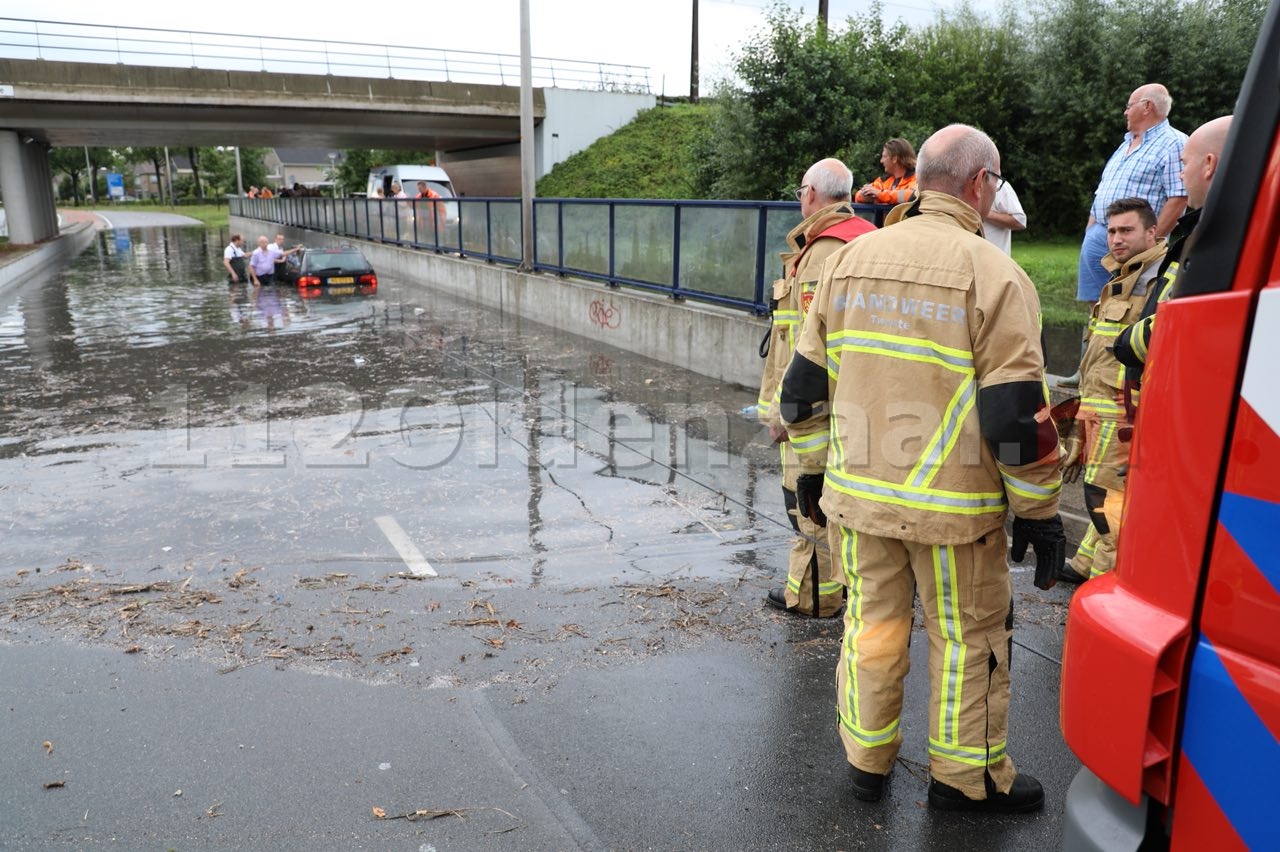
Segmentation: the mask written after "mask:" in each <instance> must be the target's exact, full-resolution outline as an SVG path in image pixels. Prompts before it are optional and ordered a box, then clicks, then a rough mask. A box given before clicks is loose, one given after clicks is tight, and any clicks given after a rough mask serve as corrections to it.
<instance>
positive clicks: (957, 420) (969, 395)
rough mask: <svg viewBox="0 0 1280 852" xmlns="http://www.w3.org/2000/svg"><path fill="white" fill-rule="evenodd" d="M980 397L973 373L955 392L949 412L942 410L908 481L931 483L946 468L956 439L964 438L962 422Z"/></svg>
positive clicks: (921, 484)
mask: <svg viewBox="0 0 1280 852" xmlns="http://www.w3.org/2000/svg"><path fill="white" fill-rule="evenodd" d="M976 399H977V394H975V393H974V380H973V376H972V375H969V376H965V377H964V380H963V381H961V382H960V387H958V388H956V392H955V393H954V394H952V396H951V401H950V402H948V403H947V408H946V411H944V412H943V413H942V422H941V423H939V424H938V428H937V430H936V431H935V432H934V433H933V436H932V437H930V439H929V443H928V444H927V445H926V446H925V449H924V452H923V453H921V455H920V460H919V461H917V462H916V466H915V467H914V468H913V469H912V471H911V473H910V474H909V475H908V476H907V481H908V482H910V483H911V484H912V485H915V486H928V485H929V484H930V483H932V482H933V479H934V477H936V476H937V475H938V472H939V471H941V470H942V465H943V463H944V462H945V461H946V460H947V456H949V455H950V454H951V451H952V450H953V449H954V448H955V445H956V441H957V440H959V438H960V425H961V424H962V423H964V419H965V418H966V417H968V416H969V412H970V411H972V410H973V405H974V401H975V400H976Z"/></svg>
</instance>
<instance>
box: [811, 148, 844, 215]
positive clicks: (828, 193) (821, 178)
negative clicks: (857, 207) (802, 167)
mask: <svg viewBox="0 0 1280 852" xmlns="http://www.w3.org/2000/svg"><path fill="white" fill-rule="evenodd" d="M804 182H805V183H807V184H808V185H809V186H811V187H813V192H814V194H815V195H817V197H818V198H821V199H822V200H824V201H826V202H827V203H828V204H834V203H836V202H837V201H848V200H849V199H850V198H851V197H852V195H851V193H852V192H853V172H851V171H849V167H848V166H846V165H845V164H844V163H842V162H840V161H839V160H837V159H835V158H834V157H830V158H828V159H825V160H819V161H818V162H816V163H814V164H813V165H812V166H810V167H809V171H807V172H805V173H804Z"/></svg>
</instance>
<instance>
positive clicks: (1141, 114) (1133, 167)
mask: <svg viewBox="0 0 1280 852" xmlns="http://www.w3.org/2000/svg"><path fill="white" fill-rule="evenodd" d="M1172 107H1173V98H1171V97H1169V91H1168V89H1166V88H1165V87H1164V86H1162V85H1160V84H1159V83H1148V84H1146V85H1145V86H1139V87H1138V88H1137V89H1135V90H1134V91H1133V94H1132V95H1130V96H1129V101H1128V103H1126V104H1125V107H1124V115H1125V119H1126V121H1127V122H1128V132H1126V133H1125V135H1124V141H1123V142H1121V143H1120V147H1119V148H1117V149H1116V150H1115V153H1113V154H1112V155H1111V159H1110V160H1108V161H1107V165H1106V167H1105V168H1104V169H1103V170H1102V178H1101V179H1100V180H1099V181H1098V188H1097V189H1096V190H1094V193H1093V205H1092V206H1091V207H1090V208H1089V224H1088V226H1087V227H1086V228H1085V232H1084V242H1083V243H1081V245H1080V265H1079V270H1078V277H1077V282H1078V283H1077V286H1076V298H1077V299H1078V300H1080V301H1082V302H1086V303H1088V304H1090V305H1092V304H1093V303H1094V302H1096V301H1097V300H1098V295H1099V294H1100V293H1101V292H1102V285H1103V284H1105V283H1107V278H1108V277H1109V273H1108V272H1107V270H1105V269H1103V267H1102V258H1103V256H1104V255H1105V254H1106V253H1107V226H1106V210H1107V207H1108V206H1110V205H1111V204H1112V203H1113V202H1115V201H1116V200H1118V199H1121V198H1134V197H1136V198H1145V199H1146V200H1147V203H1148V204H1150V205H1151V209H1152V210H1154V211H1155V212H1156V239H1157V240H1163V239H1165V237H1167V236H1168V235H1169V232H1170V231H1171V230H1173V226H1174V224H1175V223H1176V222H1177V221H1178V217H1179V216H1181V215H1182V213H1183V211H1184V210H1186V207H1187V190H1186V187H1184V186H1183V185H1182V162H1181V157H1182V146H1183V145H1184V144H1185V143H1186V141H1187V135H1186V134H1185V133H1183V132H1182V131H1180V130H1176V129H1174V127H1173V126H1172V125H1171V124H1169V110H1170V109H1171V108H1172ZM1082 354H1083V353H1082ZM1079 383H1080V371H1079V370H1076V373H1075V375H1074V376H1070V377H1068V378H1066V379H1063V380H1062V382H1061V384H1063V385H1066V386H1068V387H1076V386H1078V385H1079Z"/></svg>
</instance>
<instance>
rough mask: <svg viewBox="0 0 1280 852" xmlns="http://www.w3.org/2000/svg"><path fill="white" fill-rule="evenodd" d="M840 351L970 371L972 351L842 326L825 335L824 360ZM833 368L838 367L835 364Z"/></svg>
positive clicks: (968, 372) (913, 338) (970, 373)
mask: <svg viewBox="0 0 1280 852" xmlns="http://www.w3.org/2000/svg"><path fill="white" fill-rule="evenodd" d="M840 352H864V353H866V354H868V355H884V356H887V357H890V358H901V359H903V360H905V361H920V362H923V363H927V364H936V365H937V366H939V367H943V368H945V369H947V370H954V371H956V372H959V373H963V374H965V375H973V353H972V352H967V351H965V350H963V349H955V348H953V347H950V346H943V345H942V344H940V343H935V342H934V341H932V340H921V339H918V338H915V337H899V336H897V335H893V334H884V333H881V332H876V331H854V330H852V329H845V330H843V331H836V332H832V333H831V334H828V335H827V362H828V364H830V362H831V359H832V357H833V354H835V353H840ZM836 369H837V372H838V370H839V368H838V366H837V368H836Z"/></svg>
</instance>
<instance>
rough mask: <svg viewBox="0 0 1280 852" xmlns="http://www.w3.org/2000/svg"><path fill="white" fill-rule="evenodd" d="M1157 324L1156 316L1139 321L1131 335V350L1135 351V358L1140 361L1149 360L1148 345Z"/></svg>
mask: <svg viewBox="0 0 1280 852" xmlns="http://www.w3.org/2000/svg"><path fill="white" fill-rule="evenodd" d="M1155 322H1156V318H1155V317H1154V316H1149V317H1146V318H1145V319H1141V320H1138V324H1137V325H1136V326H1135V327H1134V329H1133V331H1132V332H1130V334H1129V348H1130V349H1132V350H1133V354H1134V356H1135V357H1136V358H1137V359H1138V360H1139V361H1146V360H1147V344H1148V342H1149V338H1150V335H1151V329H1152V327H1153V326H1154V325H1155Z"/></svg>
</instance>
